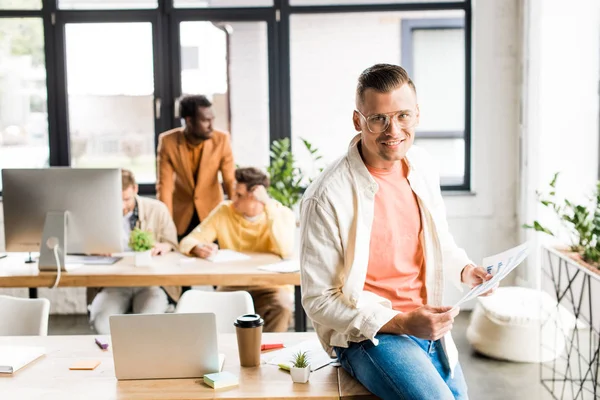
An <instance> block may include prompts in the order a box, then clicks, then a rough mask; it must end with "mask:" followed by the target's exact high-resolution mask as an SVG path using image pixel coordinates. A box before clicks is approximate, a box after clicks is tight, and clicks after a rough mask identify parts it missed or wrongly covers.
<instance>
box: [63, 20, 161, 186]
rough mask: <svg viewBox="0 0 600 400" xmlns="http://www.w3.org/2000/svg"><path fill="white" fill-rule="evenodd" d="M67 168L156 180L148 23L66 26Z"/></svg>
mask: <svg viewBox="0 0 600 400" xmlns="http://www.w3.org/2000/svg"><path fill="white" fill-rule="evenodd" d="M65 35H66V36H65V41H66V53H67V54H66V55H67V91H68V99H69V109H68V112H69V133H70V145H71V147H70V149H71V165H72V166H74V167H83V168H128V169H130V170H132V171H133V172H134V173H135V175H136V178H137V180H138V182H139V183H152V182H154V181H155V179H156V178H155V176H156V160H155V146H154V137H155V132H154V72H153V61H154V60H153V51H152V25H151V24H150V23H146V22H135V23H85V24H67V25H66V27H65Z"/></svg>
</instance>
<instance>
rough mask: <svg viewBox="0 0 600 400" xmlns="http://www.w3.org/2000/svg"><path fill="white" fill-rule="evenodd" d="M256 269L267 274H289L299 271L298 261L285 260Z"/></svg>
mask: <svg viewBox="0 0 600 400" xmlns="http://www.w3.org/2000/svg"><path fill="white" fill-rule="evenodd" d="M258 269H260V270H263V271H269V272H282V273H290V272H299V271H300V261H298V260H286V261H282V262H278V263H275V264H269V265H261V266H260V267H258Z"/></svg>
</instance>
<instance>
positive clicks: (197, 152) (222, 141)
mask: <svg viewBox="0 0 600 400" xmlns="http://www.w3.org/2000/svg"><path fill="white" fill-rule="evenodd" d="M211 107H212V103H211V102H210V101H209V100H208V99H207V98H206V96H186V97H184V98H183V99H181V102H180V107H179V115H181V118H183V119H184V120H185V126H184V127H182V128H175V129H171V130H170V131H167V132H163V133H162V134H161V135H160V136H159V138H158V156H157V164H158V168H157V175H158V176H157V179H156V193H157V197H158V199H159V200H160V201H162V202H163V203H165V204H166V205H167V207H168V209H169V211H170V212H171V215H172V216H173V221H174V222H175V226H176V227H177V235H178V237H179V239H180V240H181V238H183V237H185V236H187V235H188V234H189V233H190V232H191V231H192V230H193V229H194V228H195V227H196V226H198V225H199V224H200V221H202V220H203V219H204V218H206V217H207V216H208V214H209V213H210V212H211V211H212V209H213V208H215V207H216V206H217V205H218V204H219V203H220V202H221V201H223V190H222V188H221V184H220V183H219V171H221V175H222V179H223V183H224V186H225V191H226V192H227V196H229V198H230V199H232V198H233V194H234V193H235V192H234V186H235V176H234V174H235V165H234V163H233V152H232V150H231V143H230V141H229V134H227V133H225V132H220V131H217V130H214V129H213V122H214V119H215V116H214V113H213V110H212V108H211Z"/></svg>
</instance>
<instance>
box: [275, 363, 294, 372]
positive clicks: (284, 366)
mask: <svg viewBox="0 0 600 400" xmlns="http://www.w3.org/2000/svg"><path fill="white" fill-rule="evenodd" d="M277 366H278V367H279V368H281V369H284V370H286V371H290V370H291V368H290V366H289V365H287V364H277Z"/></svg>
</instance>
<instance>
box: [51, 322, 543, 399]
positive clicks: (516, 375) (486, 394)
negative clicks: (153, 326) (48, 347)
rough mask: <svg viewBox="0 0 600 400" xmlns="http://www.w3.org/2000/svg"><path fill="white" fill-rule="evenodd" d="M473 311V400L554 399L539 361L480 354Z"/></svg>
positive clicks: (70, 327)
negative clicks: (544, 384)
mask: <svg viewBox="0 0 600 400" xmlns="http://www.w3.org/2000/svg"><path fill="white" fill-rule="evenodd" d="M469 317H470V313H469V312H462V313H461V314H460V315H459V316H458V317H457V320H456V322H455V324H454V339H455V341H456V345H457V347H458V350H459V352H460V357H461V358H460V360H461V365H462V367H463V371H464V373H465V376H466V379H467V384H468V385H469V397H470V398H471V399H472V400H479V399H485V400H509V399H515V400H520V399H526V400H550V399H552V396H551V395H550V394H549V393H548V392H546V390H545V389H544V388H543V387H542V385H541V384H540V382H539V366H538V365H537V364H518V363H510V362H502V361H496V360H491V359H488V358H485V357H483V356H480V355H478V354H476V353H475V352H474V351H473V350H472V348H471V347H470V345H469V343H468V342H467V338H466V336H465V331H466V329H467V325H468V323H469ZM93 333H94V332H93V330H92V329H91V328H90V327H89V324H88V321H87V315H52V316H50V323H49V334H50V335H85V334H93Z"/></svg>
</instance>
